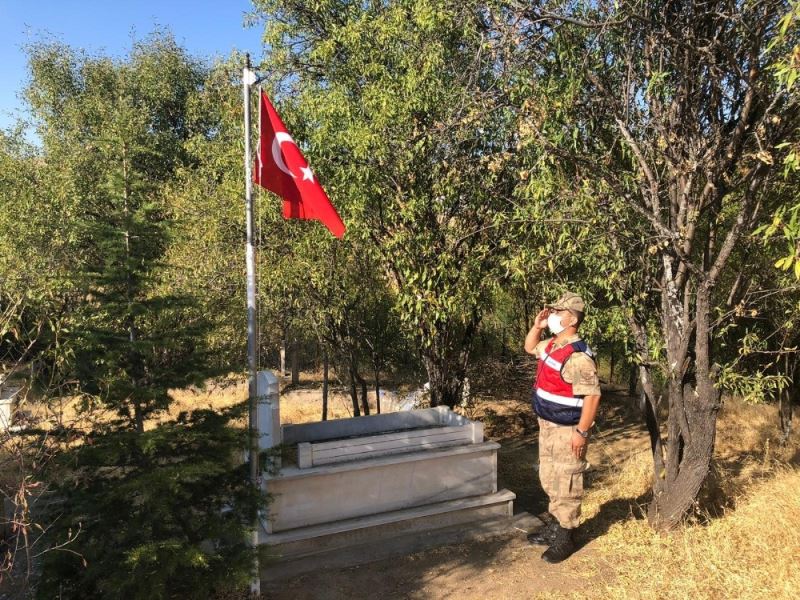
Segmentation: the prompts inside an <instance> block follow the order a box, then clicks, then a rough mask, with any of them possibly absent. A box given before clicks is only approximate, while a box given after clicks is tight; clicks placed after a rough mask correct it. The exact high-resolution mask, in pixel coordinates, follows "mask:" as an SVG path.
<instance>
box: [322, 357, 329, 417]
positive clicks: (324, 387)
mask: <svg viewBox="0 0 800 600" xmlns="http://www.w3.org/2000/svg"><path fill="white" fill-rule="evenodd" d="M322 420H323V421H327V420H328V352H327V351H325V352H324V354H323V355H322Z"/></svg>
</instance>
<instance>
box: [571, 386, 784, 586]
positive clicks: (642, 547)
mask: <svg viewBox="0 0 800 600" xmlns="http://www.w3.org/2000/svg"><path fill="white" fill-rule="evenodd" d="M776 424H777V416H776V414H775V408H774V407H769V406H748V405H746V404H743V403H741V402H738V401H735V400H732V401H729V402H728V403H726V406H725V408H724V410H723V412H722V413H721V414H720V418H719V422H718V425H719V429H718V431H719V433H718V438H717V452H716V457H715V475H716V476H715V477H714V483H713V485H714V486H715V487H717V488H718V489H716V490H715V494H717V495H719V496H721V497H723V498H725V500H726V502H725V504H724V506H725V508H723V512H722V514H721V516H718V517H717V518H713V519H709V520H707V521H705V524H693V525H686V526H685V527H683V528H681V529H679V530H677V531H674V532H671V533H668V534H658V533H656V532H654V531H653V530H652V529H651V528H650V527H649V525H648V524H647V521H646V520H644V519H643V518H641V517H642V516H643V512H644V508H645V507H644V506H638V505H637V501H636V499H640V501H641V502H642V504H643V503H644V502H643V501H644V498H645V497H646V493H647V490H648V488H649V485H650V478H651V477H652V462H651V460H650V456H649V453H648V452H639V453H636V454H634V455H632V456H631V457H630V458H628V459H627V460H625V461H624V462H623V463H622V464H620V465H618V467H617V468H616V469H613V470H612V471H611V472H610V473H608V474H607V475H606V476H605V477H604V480H603V481H602V482H598V484H596V485H593V486H592V488H591V489H590V491H589V492H588V494H587V497H586V499H585V502H584V513H585V517H586V519H587V520H591V519H592V517H595V516H597V515H598V514H601V513H602V519H603V520H605V521H607V522H608V526H607V530H606V531H605V532H604V534H603V535H601V536H600V537H599V538H598V539H597V542H596V543H595V544H594V545H593V546H594V547H595V548H596V550H597V552H598V553H599V554H600V556H601V557H602V558H603V559H604V560H603V562H604V563H605V564H606V565H607V570H608V573H607V575H608V576H607V577H602V578H598V579H597V580H596V581H597V583H596V585H595V586H594V589H593V590H592V593H591V594H590V596H591V597H603V598H626V599H627V598H664V599H672V598H675V599H679V598H736V599H751V598H752V599H755V598H797V597H800V570H798V569H797V561H798V557H800V496H798V493H797V490H798V489H800V469H798V468H797V466H796V465H792V464H791V462H792V461H795V462H796V457H797V455H798V452H797V447H796V446H787V447H779V446H777V444H776V442H775V440H776V439H777V437H778V431H777V426H776ZM609 506H616V510H617V514H616V515H614V514H613V511H611V513H609V510H608V507H609ZM601 509H602V510H601ZM620 511H627V513H628V514H627V515H625V514H619V512H620ZM596 558H597V557H593V558H592V559H591V560H592V564H591V565H588V564H587V568H596Z"/></svg>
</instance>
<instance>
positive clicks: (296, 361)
mask: <svg viewBox="0 0 800 600" xmlns="http://www.w3.org/2000/svg"><path fill="white" fill-rule="evenodd" d="M298 346H299V344H298V343H297V339H293V340H292V349H291V352H292V384H293V385H299V383H300V357H299V354H300V350H299V348H298Z"/></svg>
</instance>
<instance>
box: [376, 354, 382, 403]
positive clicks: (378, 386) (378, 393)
mask: <svg viewBox="0 0 800 600" xmlns="http://www.w3.org/2000/svg"><path fill="white" fill-rule="evenodd" d="M375 410H376V411H377V413H378V414H381V370H380V369H379V368H378V365H377V363H376V364H375Z"/></svg>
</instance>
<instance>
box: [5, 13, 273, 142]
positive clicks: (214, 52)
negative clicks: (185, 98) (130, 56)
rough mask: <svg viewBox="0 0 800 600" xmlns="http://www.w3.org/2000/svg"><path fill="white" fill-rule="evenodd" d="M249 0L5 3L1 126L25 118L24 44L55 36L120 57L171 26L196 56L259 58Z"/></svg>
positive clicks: (92, 51) (25, 74)
mask: <svg viewBox="0 0 800 600" xmlns="http://www.w3.org/2000/svg"><path fill="white" fill-rule="evenodd" d="M250 8H251V4H250V1H249V0H0V129H5V128H7V127H9V126H11V125H12V124H13V123H15V122H16V119H17V117H19V116H24V113H23V112H22V110H23V103H22V101H21V100H20V98H19V96H20V93H21V91H22V89H23V87H24V86H25V84H26V82H27V77H28V75H27V70H26V69H27V67H26V58H25V53H24V51H23V46H24V45H25V44H28V43H30V42H34V41H37V40H40V39H48V38H49V39H53V38H54V39H57V40H60V41H62V42H65V43H67V44H69V45H70V46H74V47H77V48H83V49H85V50H87V51H89V52H91V53H103V54H106V55H110V56H115V57H122V56H125V55H126V54H127V52H128V50H130V47H131V40H132V39H142V38H144V37H146V36H147V34H149V33H150V32H151V31H153V29H155V28H157V27H163V28H167V29H169V30H170V31H172V33H173V34H174V35H175V39H176V40H177V42H178V43H179V44H181V45H182V46H183V47H184V48H186V50H187V51H188V52H189V53H190V54H192V55H193V56H197V57H207V58H211V57H214V56H226V55H228V54H230V52H231V51H232V50H233V49H238V50H241V51H242V52H250V54H251V55H252V56H253V57H254V59H257V58H258V57H260V56H261V43H260V36H261V33H260V28H258V27H253V28H245V27H244V25H243V21H244V15H245V13H246V12H247V11H249V10H250Z"/></svg>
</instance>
